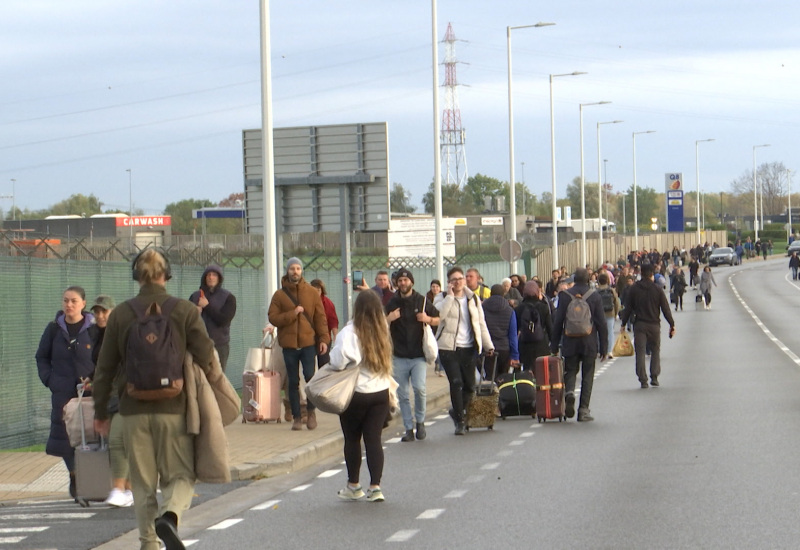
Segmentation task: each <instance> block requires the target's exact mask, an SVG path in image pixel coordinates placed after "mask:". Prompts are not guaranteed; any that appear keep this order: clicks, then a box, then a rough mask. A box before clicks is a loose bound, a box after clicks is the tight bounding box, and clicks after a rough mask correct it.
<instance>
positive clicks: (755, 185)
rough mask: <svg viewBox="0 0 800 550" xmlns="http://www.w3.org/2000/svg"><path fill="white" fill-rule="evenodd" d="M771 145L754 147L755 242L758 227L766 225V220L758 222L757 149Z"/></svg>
mask: <svg viewBox="0 0 800 550" xmlns="http://www.w3.org/2000/svg"><path fill="white" fill-rule="evenodd" d="M769 145H770V144H769V143H765V144H763V145H753V227H754V228H755V237H756V238H755V240H756V241H757V240H758V226H759V225H760V223H764V219H763V218H762V219H761V222H760V223H759V220H758V183H757V182H758V172H757V169H756V149H758V148H759V147H769Z"/></svg>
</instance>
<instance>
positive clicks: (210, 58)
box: [0, 0, 800, 214]
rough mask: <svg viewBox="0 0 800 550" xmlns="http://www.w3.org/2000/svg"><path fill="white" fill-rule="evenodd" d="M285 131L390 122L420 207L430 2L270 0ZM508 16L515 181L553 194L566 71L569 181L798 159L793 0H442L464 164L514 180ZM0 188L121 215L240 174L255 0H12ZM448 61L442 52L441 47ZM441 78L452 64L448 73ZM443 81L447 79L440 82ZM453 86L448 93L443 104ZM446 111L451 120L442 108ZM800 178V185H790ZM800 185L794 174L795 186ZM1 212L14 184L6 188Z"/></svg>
mask: <svg viewBox="0 0 800 550" xmlns="http://www.w3.org/2000/svg"><path fill="white" fill-rule="evenodd" d="M270 15H271V44H272V60H271V62H272V75H273V92H274V103H273V107H274V121H275V126H276V127H282V126H306V125H321V124H340V123H354V122H379V121H387V122H388V128H389V143H390V146H389V162H390V178H391V181H392V182H398V183H402V184H403V185H404V186H405V187H406V188H407V189H409V190H410V191H411V193H412V197H411V202H412V203H414V204H421V198H422V195H423V194H424V193H425V191H426V190H427V188H428V185H429V183H430V182H431V181H432V179H433V157H434V153H433V136H432V128H433V118H432V117H433V113H432V91H431V87H432V72H431V4H430V2H429V1H414V0H403V1H399V0H372V1H362V0H350V1H347V2H330V1H323V0H314V1H312V0H293V1H291V2H287V1H283V2H276V1H274V0H273V1H272V2H271V5H270ZM539 21H545V22H554V23H556V26H552V27H547V28H538V29H520V30H516V31H513V35H512V40H513V42H512V54H513V70H514V75H513V81H514V114H515V117H514V125H515V156H516V161H517V168H516V172H517V174H516V175H517V179H518V180H521V179H522V174H521V163H522V162H524V163H525V168H524V176H525V182H526V184H527V185H528V187H529V188H530V189H531V191H532V192H533V193H535V194H537V195H541V193H542V192H544V191H549V190H550V185H551V184H550V119H549V116H550V110H549V84H548V75H549V74H561V73H570V72H573V71H585V72H586V73H588V74H586V75H581V76H571V77H564V78H557V79H555V84H554V89H555V121H556V156H557V175H558V189H559V196H563V195H564V194H565V189H566V185H567V183H568V182H569V181H571V180H572V179H573V178H574V177H575V176H577V175H579V173H580V152H579V151H580V148H579V137H578V136H579V120H578V119H579V117H578V112H579V108H578V105H579V104H580V103H592V102H597V101H611V102H612V104H610V105H602V106H591V107H585V108H584V133H585V135H584V150H585V155H586V156H585V158H586V166H587V168H586V178H587V181H596V180H597V142H596V128H597V127H596V124H597V122H599V121H611V120H623V121H624V123H623V124H616V125H604V126H603V127H602V130H601V132H602V133H601V143H602V157H603V158H605V159H608V164H607V168H608V181H609V182H610V183H611V184H612V185H613V186H614V188H615V189H616V190H620V189H623V188H626V187H628V186H629V185H630V184H631V182H632V178H633V161H632V156H633V155H632V133H633V132H640V131H646V130H655V131H656V133H654V134H649V135H640V136H638V137H637V138H636V165H637V182H638V184H639V185H641V186H646V187H653V188H656V189H658V190H659V191H660V190H662V189H663V185H664V184H663V181H664V174H665V173H666V172H683V174H684V181H685V183H686V185H687V187H688V188H689V189H690V190H692V189H694V187H695V141H697V140H703V139H708V138H713V139H715V140H716V141H715V142H713V143H702V144H700V173H701V183H702V186H703V189H704V190H706V191H709V192H711V191H715V192H719V191H728V190H729V189H730V182H731V180H733V179H734V178H737V177H739V176H740V175H741V174H743V173H744V172H746V171H748V170H752V163H753V146H754V145H760V144H766V143H769V144H771V147H769V148H764V149H758V153H757V154H758V163H759V164H761V163H762V162H773V161H779V162H783V163H785V164H786V166H787V167H789V168H791V169H795V168H797V165H798V162H797V158H796V157H797V155H796V147H795V145H796V143H797V140H798V129H800V98H798V90H800V40H799V39H798V36H800V28H798V27H800V4H797V3H795V2H791V1H789V0H779V1H775V0H762V1H759V2H743V1H741V0H724V1H723V0H694V1H687V0H676V1H673V2H669V3H664V2H658V3H657V2H641V1H622V0H605V1H587V0H584V1H578V0H560V1H558V2H533V1H521V0H515V1H511V0H495V1H493V2H487V1H477V0H439V2H438V29H439V37H440V39H441V38H442V37H443V35H444V31H445V29H446V27H447V24H448V22H451V23H452V25H453V28H454V30H455V33H456V36H457V37H458V38H459V39H460V40H463V42H462V41H459V42H458V43H457V45H456V55H457V57H458V59H459V61H461V63H460V64H459V65H458V66H457V71H458V80H459V82H460V83H461V84H463V86H460V87H459V89H458V98H459V103H460V109H461V116H462V123H463V126H464V128H465V129H466V135H467V145H466V155H467V164H468V169H469V173H470V174H475V173H478V172H480V173H482V174H486V175H488V176H491V177H495V178H498V179H501V180H503V181H507V180H508V178H509V167H508V97H507V93H508V92H507V54H506V27H507V26H509V25H511V26H517V25H528V24H533V23H536V22H539ZM0 51H1V52H2V53H1V54H0V77H2V86H0V196H7V195H11V192H12V183H11V180H12V179H15V180H16V184H15V185H14V187H15V192H16V204H17V206H18V207H22V208H29V209H39V208H45V207H47V206H49V205H52V204H54V203H56V202H58V201H60V200H63V199H64V198H66V197H68V196H69V195H71V194H74V193H83V194H86V195H88V194H94V195H96V196H97V197H98V198H99V199H100V200H101V201H102V202H103V203H104V204H105V205H106V208H107V209H120V210H127V208H128V187H129V179H128V178H129V174H128V172H127V171H126V170H128V169H130V170H131V172H130V178H131V182H132V188H133V202H134V207H135V208H137V209H142V210H144V212H145V213H153V214H155V213H159V212H161V211H162V210H163V208H164V206H165V205H166V204H168V203H170V202H174V201H178V200H182V199H185V198H207V199H210V200H213V201H215V202H216V201H219V200H221V199H223V198H224V197H226V196H228V195H229V194H230V193H235V192H240V191H242V189H243V179H242V155H241V131H242V129H245V128H254V127H258V126H259V125H260V120H261V119H260V116H261V115H260V83H259V79H260V58H259V1H258V0H227V1H224V2H223V1H220V0H214V1H212V0H192V1H191V2H190V1H187V0H169V1H164V0H161V1H156V0H108V1H105V2H99V1H97V0H70V1H68V2H67V1H63V0H3V2H0ZM440 52H441V53H440V61H443V60H444V49H443V48H442V49H441V50H440ZM441 74H442V75H443V71H442V72H441ZM442 79H443V76H442V77H441V78H440V82H441V81H442ZM443 106H444V96H442V107H443ZM439 116H441V115H439ZM795 179H796V180H798V181H800V179H798V178H795ZM795 187H797V184H796V185H795ZM0 206H2V209H3V210H5V211H7V210H8V209H9V208H10V207H11V201H10V199H7V198H4V199H2V200H0Z"/></svg>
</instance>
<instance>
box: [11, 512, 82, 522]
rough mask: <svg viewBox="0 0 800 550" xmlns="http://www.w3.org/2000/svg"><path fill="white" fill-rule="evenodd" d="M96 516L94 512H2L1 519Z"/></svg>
mask: <svg viewBox="0 0 800 550" xmlns="http://www.w3.org/2000/svg"><path fill="white" fill-rule="evenodd" d="M92 516H94V512H72V513H63V514H56V513H49V512H45V513H42V514H2V515H0V521H15V520H26V521H27V520H32V519H88V518H90V517H92Z"/></svg>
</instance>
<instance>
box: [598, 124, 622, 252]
mask: <svg viewBox="0 0 800 550" xmlns="http://www.w3.org/2000/svg"><path fill="white" fill-rule="evenodd" d="M621 122H622V121H621V120H609V121H607V122H598V123H597V185H598V186H599V187H600V189H599V191H598V201H597V204H598V207H597V215H598V217H599V218H600V233H599V237H600V238H599V239H598V241H597V254H598V260H600V262H601V263H602V261H603V186H602V185H601V184H600V159H601V158H602V157H601V156H600V126H601V125H603V124H620V123H621ZM605 162H608V161H605ZM623 200H624V198H623ZM624 210H625V209H624V208H623V213H624Z"/></svg>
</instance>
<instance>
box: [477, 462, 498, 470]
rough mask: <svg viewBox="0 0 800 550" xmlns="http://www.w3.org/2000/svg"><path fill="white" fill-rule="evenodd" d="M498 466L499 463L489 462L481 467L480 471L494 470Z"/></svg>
mask: <svg viewBox="0 0 800 550" xmlns="http://www.w3.org/2000/svg"><path fill="white" fill-rule="evenodd" d="M499 466H500V463H499V462H489V463H488V464H484V465H483V466H481V470H496V469H497V468H498V467H499Z"/></svg>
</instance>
